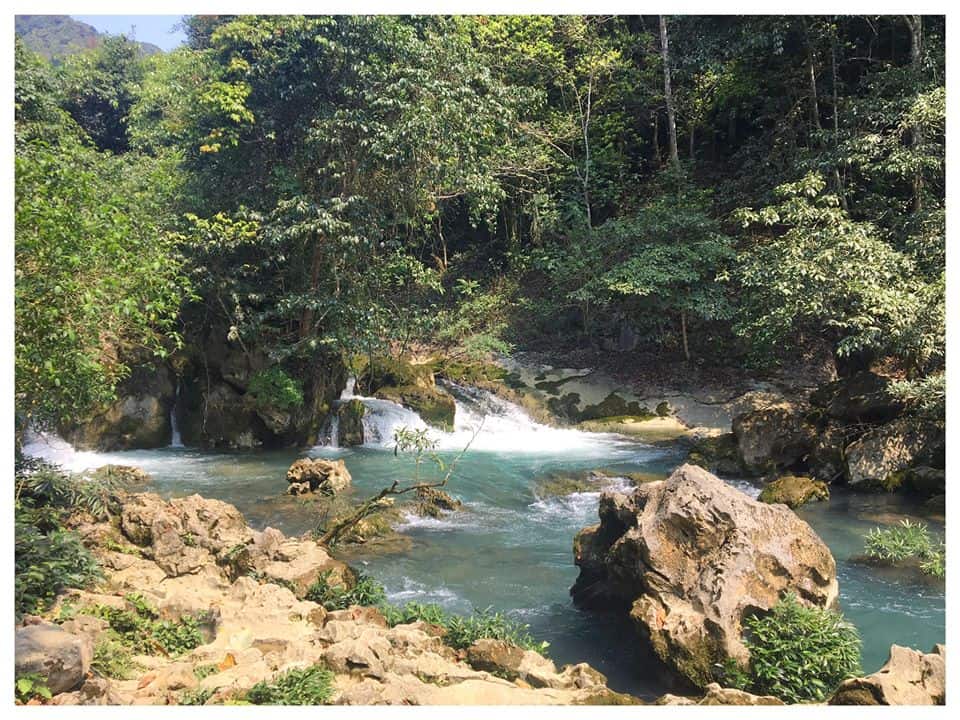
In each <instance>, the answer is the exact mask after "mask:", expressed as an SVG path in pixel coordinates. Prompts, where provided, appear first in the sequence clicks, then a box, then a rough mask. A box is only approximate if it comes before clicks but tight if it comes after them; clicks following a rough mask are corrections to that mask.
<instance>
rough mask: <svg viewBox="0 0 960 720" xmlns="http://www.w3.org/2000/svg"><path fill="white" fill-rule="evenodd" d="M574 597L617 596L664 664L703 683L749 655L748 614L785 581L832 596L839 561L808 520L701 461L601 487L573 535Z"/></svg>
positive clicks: (812, 598)
mask: <svg viewBox="0 0 960 720" xmlns="http://www.w3.org/2000/svg"><path fill="white" fill-rule="evenodd" d="M574 560H575V562H576V564H577V565H578V566H579V567H580V575H579V577H578V578H577V581H576V583H575V584H574V586H573V588H572V589H571V594H572V595H573V598H574V602H576V603H577V604H578V605H581V606H601V607H607V608H609V607H620V608H623V609H624V610H625V611H627V612H629V615H630V617H631V618H632V620H633V621H634V623H635V625H636V627H637V629H638V631H639V632H640V634H641V636H642V637H643V638H645V639H648V640H649V641H650V643H651V644H652V647H653V650H654V651H655V652H656V654H657V655H658V656H659V657H660V658H661V659H662V660H663V661H664V662H665V663H666V664H667V665H669V666H672V667H673V668H674V669H675V670H677V671H678V672H679V673H681V674H682V675H684V676H685V677H687V678H689V679H690V680H691V681H693V682H694V683H695V684H697V685H699V686H700V687H703V686H705V685H707V684H708V683H710V682H711V681H712V680H713V675H714V672H715V668H716V667H717V665H718V664H721V665H722V664H723V663H724V662H725V661H727V659H729V658H733V659H735V660H737V661H738V662H741V663H743V662H745V661H746V660H747V658H748V651H747V649H746V647H745V646H744V644H743V641H742V639H741V628H742V623H743V621H744V619H745V618H746V617H747V616H749V615H751V614H753V613H756V612H762V611H764V610H769V609H770V608H772V607H773V605H775V604H776V603H777V602H778V601H779V599H780V597H781V596H782V595H783V594H784V593H785V592H794V593H796V594H797V595H798V596H799V598H800V599H801V601H802V602H804V603H807V604H810V605H815V606H820V607H830V606H833V605H834V604H835V603H836V600H837V590H838V588H837V579H836V563H835V562H834V559H833V556H832V555H831V554H830V550H829V549H828V548H827V546H826V545H825V544H824V543H823V541H822V540H820V538H819V537H818V536H817V535H816V533H814V532H813V530H812V529H811V528H810V526H809V525H807V523H805V522H804V521H803V520H801V519H800V518H798V517H797V516H796V515H795V514H794V513H793V512H791V511H790V510H788V509H787V508H786V507H784V506H782V505H767V504H765V503H761V502H758V501H755V500H753V499H751V498H750V497H748V496H747V495H745V494H744V493H742V492H740V491H739V490H737V489H735V488H733V487H731V486H729V485H727V484H726V483H724V482H723V481H722V480H720V479H718V478H716V477H714V476H713V475H711V474H710V473H708V472H707V471H705V470H703V469H702V468H699V467H696V466H694V465H683V466H681V467H680V468H678V469H677V470H676V471H675V472H674V473H673V475H671V476H670V478H669V479H667V480H665V481H661V482H653V483H647V484H645V485H642V486H640V487H638V488H637V489H636V490H635V491H634V492H633V493H632V494H631V495H629V496H627V495H620V494H616V493H604V494H603V495H601V499H600V524H599V525H595V526H593V527H589V528H586V529H584V530H582V531H581V532H580V533H579V534H578V535H577V538H576V540H575V542H574Z"/></svg>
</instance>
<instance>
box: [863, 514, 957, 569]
mask: <svg viewBox="0 0 960 720" xmlns="http://www.w3.org/2000/svg"><path fill="white" fill-rule="evenodd" d="M864 552H866V554H867V556H868V557H872V558H877V559H879V560H887V561H890V562H902V561H904V560H908V559H910V558H916V559H917V560H918V561H919V567H920V569H921V570H922V571H923V572H925V573H927V574H928V575H933V576H934V577H937V578H940V579H943V578H945V577H946V551H945V545H944V543H943V541H942V540H938V539H937V538H935V537H934V536H933V534H932V533H931V532H930V531H929V530H928V529H927V526H926V525H924V524H923V523H921V522H918V523H912V522H910V521H909V520H902V521H901V522H900V524H899V525H894V526H893V527H889V528H874V529H873V530H871V531H870V532H869V533H867V536H866V539H865V541H864Z"/></svg>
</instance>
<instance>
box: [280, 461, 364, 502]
mask: <svg viewBox="0 0 960 720" xmlns="http://www.w3.org/2000/svg"><path fill="white" fill-rule="evenodd" d="M287 482H288V483H290V484H291V485H294V484H296V485H302V484H303V483H307V484H308V485H309V486H310V491H311V492H321V493H325V494H327V495H333V494H335V493H338V492H342V491H343V490H345V489H346V488H348V487H349V486H350V483H351V482H352V478H351V477H350V471H349V470H347V466H346V463H344V462H343V460H324V459H322V458H301V459H299V460H296V461H294V463H293V465H291V466H290V469H289V470H287ZM293 494H299V493H293Z"/></svg>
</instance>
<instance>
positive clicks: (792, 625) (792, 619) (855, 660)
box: [724, 593, 861, 703]
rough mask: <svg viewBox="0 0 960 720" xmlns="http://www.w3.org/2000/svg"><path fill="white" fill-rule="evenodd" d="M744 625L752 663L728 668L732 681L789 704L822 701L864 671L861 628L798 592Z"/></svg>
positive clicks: (751, 690)
mask: <svg viewBox="0 0 960 720" xmlns="http://www.w3.org/2000/svg"><path fill="white" fill-rule="evenodd" d="M744 626H745V632H744V643H745V644H746V646H747V649H748V650H749V651H750V663H749V666H748V667H747V668H740V669H737V668H734V667H733V666H728V667H727V668H726V669H725V670H726V677H725V678H724V680H725V682H726V683H727V684H728V685H732V686H739V687H741V688H743V689H745V690H749V691H750V692H753V693H757V694H761V695H774V696H776V697H778V698H780V699H781V700H783V701H785V702H791V703H796V702H807V701H815V702H819V701H821V700H823V699H824V698H826V697H827V695H828V694H829V693H830V692H832V691H833V690H834V689H835V688H836V687H837V686H838V685H839V684H840V683H841V682H843V680H845V679H846V678H848V677H853V676H855V675H857V674H859V672H860V645H861V642H860V635H859V633H858V632H857V629H856V628H855V627H854V626H853V625H852V624H850V623H849V622H847V621H846V620H845V619H844V618H843V616H842V615H840V614H839V613H837V612H833V611H832V610H825V609H822V608H817V607H807V606H806V605H803V604H801V603H800V601H799V600H798V599H797V597H796V595H794V594H792V593H789V594H787V595H784V597H783V598H782V599H781V600H780V602H778V603H777V604H776V605H775V606H774V607H773V609H772V610H771V611H770V612H769V613H768V614H766V615H755V616H753V617H750V618H748V619H747V621H746V622H745V623H744Z"/></svg>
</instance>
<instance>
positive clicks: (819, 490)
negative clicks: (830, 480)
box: [759, 475, 830, 508]
mask: <svg viewBox="0 0 960 720" xmlns="http://www.w3.org/2000/svg"><path fill="white" fill-rule="evenodd" d="M829 499H830V490H829V488H827V485H826V483H824V482H823V481H821V480H812V479H810V478H808V477H806V476H804V475H784V476H783V477H781V478H777V479H776V480H774V481H773V482H772V483H768V484H767V485H766V486H765V487H764V488H763V492H761V493H760V497H759V500H760V502H765V503H782V504H784V505H786V506H787V507H789V508H798V507H800V506H801V505H806V504H807V503H808V502H810V501H811V500H829Z"/></svg>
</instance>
